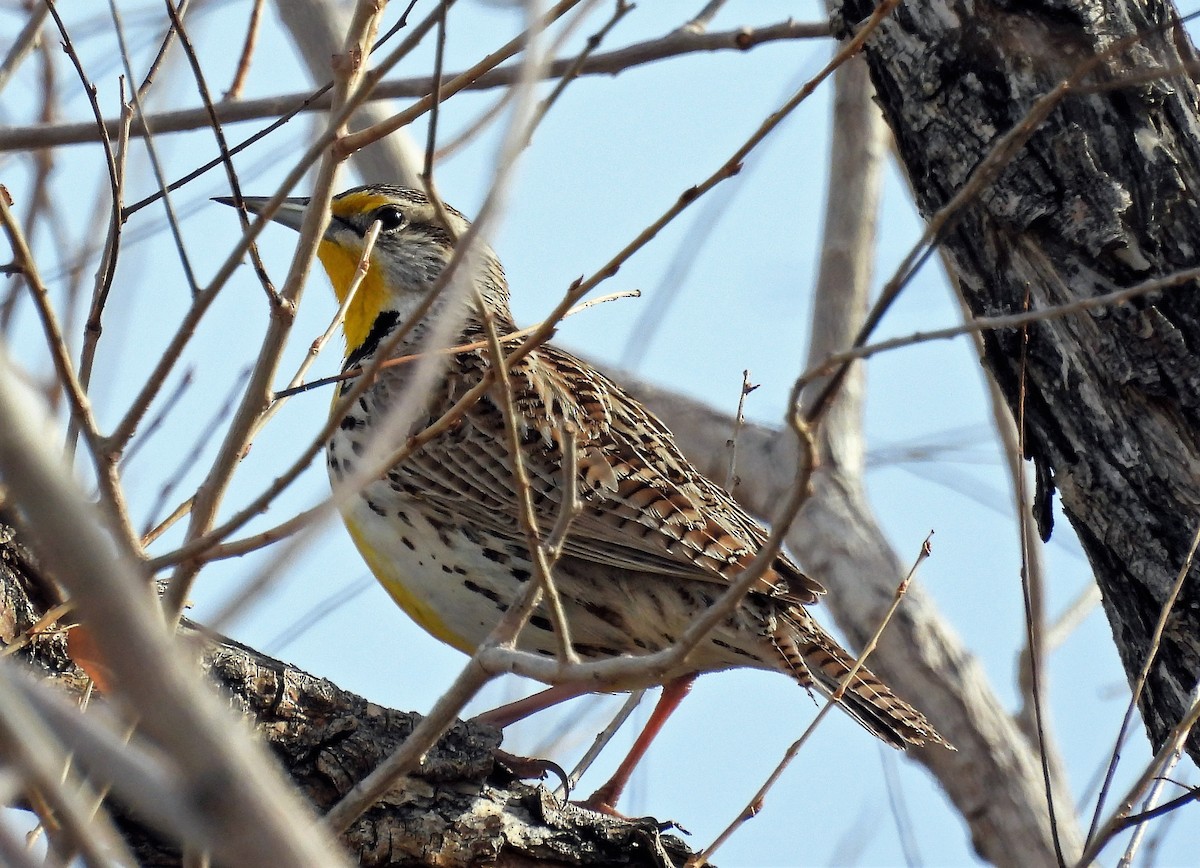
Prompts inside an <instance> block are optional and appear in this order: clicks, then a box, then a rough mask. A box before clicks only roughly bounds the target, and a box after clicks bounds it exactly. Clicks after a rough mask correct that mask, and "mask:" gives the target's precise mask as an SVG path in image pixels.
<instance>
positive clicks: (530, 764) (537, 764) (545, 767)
mask: <svg viewBox="0 0 1200 868" xmlns="http://www.w3.org/2000/svg"><path fill="white" fill-rule="evenodd" d="M495 757H496V762H498V763H500V764H501V765H502V766H504V767H505V768H506V769H508V770H509V771H510V772H512V774H513V776H514V777H516V778H518V779H520V780H523V781H534V780H536V781H544V780H545V779H546V776H547V775H549V774H553V775H554V776H555V777H557V778H558V780H559V783H560V784H561V785H562V788H563V791H564V792H567V791H568V788H569V786H570V785H569V784H568V783H567V773H566V771H565V770H564V769H563V767H562V766H560V765H559V764H558V763H556V762H555V761H554V760H548V759H537V758H536V757H527V756H517V755H516V754H514V753H509V752H508V751H506V750H499V749H497V750H496V751H495Z"/></svg>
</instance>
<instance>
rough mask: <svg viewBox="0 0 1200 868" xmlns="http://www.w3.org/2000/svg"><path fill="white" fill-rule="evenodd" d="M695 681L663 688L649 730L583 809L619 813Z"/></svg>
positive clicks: (690, 677) (682, 679) (679, 680)
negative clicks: (649, 753)
mask: <svg viewBox="0 0 1200 868" xmlns="http://www.w3.org/2000/svg"><path fill="white" fill-rule="evenodd" d="M695 680H696V675H695V673H693V674H691V675H683V676H681V677H679V678H676V679H675V680H674V681H668V682H667V683H666V684H664V685H663V690H662V696H660V697H659V698H658V704H657V705H655V706H654V711H652V712H651V713H650V719H649V720H647V721H646V726H645V727H644V728H643V729H642V731H641V733H640V734H639V735H638V737H637V740H636V741H634V743H633V747H632V748H630V749H629V753H628V754H626V756H625V759H623V760H621V764H620V765H619V766H617V770H616V771H615V772H613V776H612V777H611V778H609V779H608V781H607V782H606V783H605V784H604V785H602V786H601V787H600V789H598V790H596V792H594V793H592V794H591V795H590V796H588V798H587V799H586V800H585V801H583V802H581V804H582V805H583V807H585V808H591V809H592V810H593V811H601V812H603V813H606V814H616V813H617V810H616V806H617V801H618V800H619V799H620V798H621V793H622V792H624V791H625V785H626V784H628V783H629V778H630V776H631V775H632V774H633V770H634V769H635V768H636V767H637V764H638V763H639V762H641V760H642V757H643V756H645V755H646V751H647V750H648V749H649V748H650V743H651V742H652V741H654V738H655V736H657V735H658V733H659V730H661V729H662V728H663V724H664V723H666V722H667V718H668V717H670V716H671V714H672V712H674V711H675V709H676V708H678V707H679V703H681V702H683V698H684V697H685V696H687V695H688V693H689V692H690V691H691V689H692V684H693V683H694V682H695ZM551 689H553V688H551Z"/></svg>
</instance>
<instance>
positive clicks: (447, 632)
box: [343, 510, 476, 654]
mask: <svg viewBox="0 0 1200 868" xmlns="http://www.w3.org/2000/svg"><path fill="white" fill-rule="evenodd" d="M343 518H344V519H345V522H346V530H348V531H349V532H350V538H351V539H352V540H354V545H355V546H357V547H358V551H359V553H360V554H361V555H362V557H363V560H365V561H366V562H367V566H369V567H370V568H371V572H372V573H374V574H375V578H376V579H378V580H379V584H381V585H383V587H384V590H386V591H387V592H388V594H389V595H391V598H392V599H393V600H395V601H396V604H397V605H398V606H400V608H401V609H403V610H404V611H405V612H406V613H407V614H408V616H409V617H410V618H412V619H413V620H414V621H416V622H417V623H418V624H420V625H421V627H423V628H424V629H425V630H426V632H428V633H429V634H430V635H432V636H434V637H435V638H437V639H440V640H441V641H443V642H445V643H446V644H447V645H450V646H453V647H454V648H457V649H458V650H459V651H462V652H464V653H466V654H472V653H474V651H475V647H476V646H475V643H473V642H471V640H469V639H467V638H465V637H463V636H460V635H458V634H457V633H455V632H454V631H452V630H451V629H450V628H449V626H447V624H446V622H445V620H443V618H442V617H441V616H440V615H439V614H438V613H437V611H436V610H435V609H434V608H433V607H432V606H431V605H430V604H429V602H428V601H427V600H426V599H424V598H423V597H422V596H421V595H419V594H416V593H414V592H413V590H412V589H411V588H410V587H409V586H408V584H406V582H405V577H403V576H401V575H398V572H397V570H396V564H395V562H394V561H393V560H392V558H391V557H389V556H387V555H384V554H382V553H381V552H380V551H378V550H377V549H376V547H375V546H374V545H373V544H372V542H371V539H370V535H369V534H368V533H367V532H366V531H365V529H363V528H362V527H361V526H360V525H359V524H358V522H357V521H356V520H355V518H354V516H353V514H352V513H351V512H350V511H349V510H347V511H346V512H345V513H344V514H343Z"/></svg>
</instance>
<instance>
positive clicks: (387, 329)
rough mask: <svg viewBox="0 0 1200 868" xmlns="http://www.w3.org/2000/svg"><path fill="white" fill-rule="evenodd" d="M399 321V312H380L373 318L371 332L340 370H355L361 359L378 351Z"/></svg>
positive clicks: (347, 357) (347, 358)
mask: <svg viewBox="0 0 1200 868" xmlns="http://www.w3.org/2000/svg"><path fill="white" fill-rule="evenodd" d="M399 321H400V312H399V311H395V310H385V311H380V313H379V316H377V317H375V322H374V323H372V325H371V330H370V331H369V332H367V339H366V340H364V341H363V342H362V343H361V344H359V345H358V346H357V347H355V348H354V351H353V352H352V353H350V355H348V356H346V364H344V365H342V370H343V371H348V370H350V369H351V368H357V367H358V366H359V364H360V363H361V362H362V361H363V359H365V358H367V357H368V356H370V355H371V354H372V353H374V352H375V351H376V350H377V349H379V345H380V343H382V342H383V339H384V338H386V337H387V336H388V335H390V334H391V333H392V329H394V328H395V327H396V323H398V322H399Z"/></svg>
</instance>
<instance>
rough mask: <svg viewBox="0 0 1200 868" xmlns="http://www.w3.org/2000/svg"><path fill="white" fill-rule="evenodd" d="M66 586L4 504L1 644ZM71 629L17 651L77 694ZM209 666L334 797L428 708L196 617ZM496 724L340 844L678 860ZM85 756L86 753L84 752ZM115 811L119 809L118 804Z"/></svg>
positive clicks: (403, 859)
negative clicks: (519, 757) (524, 751)
mask: <svg viewBox="0 0 1200 868" xmlns="http://www.w3.org/2000/svg"><path fill="white" fill-rule="evenodd" d="M57 599H58V596H57V593H56V592H55V591H54V590H53V587H52V586H51V585H50V584H49V583H47V582H46V580H45V579H44V578H43V576H42V575H41V573H40V571H39V569H38V567H37V565H36V563H35V561H34V559H33V557H32V556H31V555H30V553H29V552H28V550H27V549H25V548H24V547H23V546H22V545H20V543H19V542H18V539H17V536H16V532H15V531H14V529H13V527H12V525H11V524H10V523H9V522H8V521H6V520H5V519H4V517H2V516H0V646H8V645H11V644H12V643H13V641H14V640H15V639H16V638H17V637H19V636H21V635H22V634H23V633H24V632H25V631H27V630H29V629H30V628H31V627H32V626H33V625H34V624H36V623H37V622H38V620H39V619H40V618H41V617H42V615H43V614H44V612H46V611H47V610H48V608H49V607H50V606H52V605H53V604H54V603H55V602H56V601H57ZM67 635H68V633H67V632H66V631H62V630H51V631H45V632H41V633H39V634H37V635H36V636H34V637H32V638H31V639H30V641H29V642H28V643H27V644H26V645H24V647H22V648H20V649H19V650H18V651H17V652H16V653H15V654H14V655H13V656H15V657H18V658H19V659H21V660H22V661H23V662H24V663H25V664H27V669H29V670H31V671H33V672H34V673H36V674H37V675H38V676H39V677H41V678H44V679H47V680H50V681H53V682H55V683H56V684H58V685H59V686H60V687H63V688H65V689H66V690H68V691H69V692H70V693H72V694H75V695H79V694H81V693H82V692H83V690H84V689H85V687H86V685H87V676H86V675H85V674H84V673H83V671H82V670H81V669H80V668H79V667H78V666H76V665H75V663H74V662H73V661H72V660H71V658H70V656H69V654H68V642H67V638H66V637H67ZM183 635H184V636H185V637H187V639H188V640H190V641H194V642H195V643H196V644H197V645H198V647H199V649H200V654H201V663H202V666H203V668H204V669H205V671H206V672H207V673H208V676H209V678H210V679H211V680H212V681H213V682H214V683H215V684H217V685H218V687H219V688H220V690H221V692H222V693H223V694H224V695H225V696H227V697H228V699H229V701H230V704H231V705H232V706H233V708H234V709H236V710H237V711H239V712H241V713H243V714H245V715H246V716H247V717H249V718H251V719H252V720H253V721H254V724H255V728H256V730H257V732H258V734H259V735H260V736H261V737H262V738H263V739H264V740H265V741H266V742H267V744H268V745H269V747H270V749H271V752H272V753H273V754H274V756H275V757H276V758H277V759H278V761H279V762H280V764H281V765H282V766H283V768H284V770H285V772H286V773H287V775H288V776H289V777H290V778H291V780H292V781H293V782H294V783H295V785H296V786H297V788H298V789H299V790H300V791H301V792H302V793H303V794H304V796H305V797H306V799H307V800H308V801H310V802H311V803H312V804H314V805H315V806H317V808H318V809H325V808H328V807H329V806H331V805H332V804H334V803H336V802H337V801H338V800H339V799H340V798H341V797H342V796H343V795H344V794H345V793H346V792H347V791H348V790H349V789H350V788H351V787H352V786H353V785H354V784H355V783H356V782H358V781H359V780H360V779H361V778H363V777H365V776H366V775H367V774H368V773H369V772H370V771H371V770H372V769H374V768H375V767H376V766H378V765H379V763H380V762H382V761H383V759H385V758H386V757H387V756H388V755H390V754H391V753H393V752H394V751H395V749H396V748H397V746H398V745H399V744H400V743H401V742H403V741H404V739H405V738H407V736H408V735H409V733H411V732H412V730H413V727H414V726H415V725H416V723H417V722H419V721H420V719H421V718H420V715H416V714H408V713H404V712H399V711H394V710H391V709H387V708H383V707H381V706H378V705H376V704H374V703H371V702H369V701H368V700H366V699H364V698H362V697H360V696H356V695H355V694H353V693H349V692H347V691H344V690H342V689H340V688H339V687H337V685H335V684H333V683H332V682H330V681H328V680H326V679H323V678H317V677H315V676H313V675H309V674H308V673H306V672H303V671H301V670H299V669H296V668H294V667H292V666H289V665H288V664H286V663H283V662H281V661H279V660H275V659H273V658H270V657H267V656H265V655H263V654H260V653H258V652H257V651H255V650H254V649H252V648H248V647H246V646H244V645H240V644H238V643H236V642H233V641H232V640H229V639H227V638H225V637H222V636H219V635H216V634H213V633H211V632H209V631H206V630H204V629H203V628H198V627H196V626H195V625H190V624H189V625H187V626H186V627H185V632H184V633H183ZM499 743H500V734H499V733H498V732H497V731H496V730H493V729H491V728H490V727H485V726H482V725H477V724H474V723H469V722H467V723H464V722H461V721H460V722H458V723H456V724H455V725H454V727H453V728H451V730H450V731H449V732H448V733H447V734H446V735H445V736H444V737H443V738H442V739H441V741H440V742H439V743H438V744H437V746H436V747H435V748H433V749H432V750H431V751H429V753H428V754H427V755H426V757H425V759H424V761H423V762H422V764H421V767H420V768H419V770H417V771H416V772H415V773H414V774H413V775H412V776H411V777H410V778H409V779H408V780H407V781H406V783H405V784H404V786H403V787H402V788H398V789H396V790H393V791H392V792H391V793H389V794H388V795H387V796H386V797H385V798H384V799H383V800H382V801H380V802H379V804H377V805H376V806H375V807H373V808H372V809H371V810H370V811H368V812H367V813H366V814H365V815H364V816H363V817H361V818H360V819H359V820H358V821H357V822H355V823H354V825H353V826H351V828H350V829H349V830H348V831H347V833H346V834H345V835H344V836H343V837H342V839H341V843H342V845H343V846H344V847H345V848H346V849H347V851H348V852H349V853H350V855H351V856H352V857H353V858H354V859H355V860H357V861H358V862H359V864H361V865H366V866H376V865H378V866H382V865H390V864H396V863H404V864H410V865H431V866H432V865H437V866H439V868H441V866H449V868H457V866H464V868H465V866H468V865H478V864H480V863H487V864H494V865H538V864H564V863H565V864H574V865H614V866H637V868H641V866H646V868H674V866H678V865H681V864H682V863H683V862H684V861H685V860H686V859H687V857H688V856H689V855H690V854H691V851H690V850H689V849H688V848H687V847H686V846H685V845H684V844H683V842H682V841H680V840H679V839H678V838H677V837H674V836H670V835H663V834H661V833H660V830H659V824H658V823H657V822H656V821H655V820H653V819H645V820H636V821H626V820H619V819H615V818H612V817H607V816H604V815H602V814H597V813H595V812H592V811H586V810H583V809H582V808H577V807H575V806H574V805H571V804H565V803H563V802H561V801H559V800H558V799H556V798H555V797H554V796H552V795H551V794H550V792H549V791H548V790H546V789H545V788H544V787H541V786H532V785H529V784H526V783H522V782H520V781H518V780H515V779H514V778H513V776H512V774H511V773H510V772H509V771H508V770H507V769H506V768H505V767H504V766H503V765H501V764H498V763H497V762H496V760H495V756H494V752H495V749H496V747H497V746H498V745H499ZM81 764H82V760H81ZM114 813H115V814H117V815H118V816H119V815H120V814H121V811H120V810H114ZM119 825H120V828H121V831H122V833H123V834H124V835H125V837H126V840H127V842H128V843H129V846H130V848H131V849H132V850H133V852H134V853H135V855H136V856H137V858H138V861H139V863H140V864H142V865H145V866H158V865H164V866H165V865H178V864H180V859H181V856H180V853H179V851H178V849H176V848H175V847H173V846H172V845H171V844H169V843H165V842H164V841H163V840H162V838H161V837H160V836H158V835H156V834H155V833H154V832H152V831H150V830H148V829H146V828H145V827H144V826H142V825H140V824H138V823H137V822H135V821H133V820H130V819H129V818H128V817H125V818H123V819H122V820H120V823H119Z"/></svg>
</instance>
